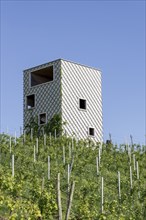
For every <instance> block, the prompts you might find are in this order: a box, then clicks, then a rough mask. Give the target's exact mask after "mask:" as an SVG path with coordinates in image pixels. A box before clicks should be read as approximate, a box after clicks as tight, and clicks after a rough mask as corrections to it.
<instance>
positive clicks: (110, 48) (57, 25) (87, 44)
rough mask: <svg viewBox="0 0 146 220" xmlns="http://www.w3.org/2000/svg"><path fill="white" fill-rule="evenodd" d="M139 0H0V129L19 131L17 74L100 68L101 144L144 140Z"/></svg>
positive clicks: (142, 3) (142, 17) (20, 114)
mask: <svg viewBox="0 0 146 220" xmlns="http://www.w3.org/2000/svg"><path fill="white" fill-rule="evenodd" d="M145 25H146V24H145V1H142V0H141V1H124V0H123V1H1V85H0V86H1V106H0V108H1V120H0V125H1V132H3V131H5V132H6V130H7V129H8V131H9V133H11V134H14V132H15V130H16V131H17V133H19V128H20V126H22V121H23V77H22V76H23V75H22V71H23V70H24V69H27V68H30V67H33V66H35V65H39V64H42V63H45V62H49V61H52V60H54V59H57V58H64V59H67V60H72V61H75V62H78V63H81V64H85V65H89V66H93V67H97V68H99V69H101V70H102V81H103V83H102V86H103V120H104V121H103V122H104V139H105V140H106V139H108V134H109V133H111V135H112V139H113V141H114V142H118V143H121V142H124V141H125V140H127V141H130V138H129V136H130V134H132V135H133V139H134V142H136V143H141V144H143V143H144V140H145V134H146V131H145V104H146V103H145V37H146V36H145Z"/></svg>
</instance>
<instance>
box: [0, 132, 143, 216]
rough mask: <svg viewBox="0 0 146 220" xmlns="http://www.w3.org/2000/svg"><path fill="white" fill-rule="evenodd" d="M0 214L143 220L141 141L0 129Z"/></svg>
mask: <svg viewBox="0 0 146 220" xmlns="http://www.w3.org/2000/svg"><path fill="white" fill-rule="evenodd" d="M0 219H1V220H7V219H10V220H15V219H16V220H17V219H18V220H25V219H26V220H31V219H32V220H33V219H34V220H35V219H36V220H39V219H40V220H41V219H42V220H57V219H59V220H64V219H65V220H67V219H70V220H98V219H107V220H114V219H115V220H116V219H117V220H124V219H125V220H134V219H135V220H144V219H146V151H145V146H139V145H134V144H131V145H128V144H127V145H125V144H122V145H120V146H116V145H113V144H112V143H108V144H105V143H93V142H92V141H90V140H84V141H83V140H77V139H75V138H67V137H64V136H63V137H53V136H51V135H48V136H46V135H44V136H42V137H39V138H37V137H32V136H30V135H25V136H23V135H22V136H21V137H19V138H16V137H10V136H9V135H5V134H1V135H0Z"/></svg>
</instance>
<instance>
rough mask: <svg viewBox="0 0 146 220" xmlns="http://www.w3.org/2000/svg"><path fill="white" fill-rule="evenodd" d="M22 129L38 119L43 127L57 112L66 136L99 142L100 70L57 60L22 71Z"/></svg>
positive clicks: (100, 121)
mask: <svg viewBox="0 0 146 220" xmlns="http://www.w3.org/2000/svg"><path fill="white" fill-rule="evenodd" d="M23 83H24V91H23V94H24V108H23V109H24V110H23V111H24V114H23V115H24V118H23V120H24V121H23V124H24V128H25V127H26V125H27V124H29V122H30V119H31V117H35V116H38V124H39V125H40V126H43V125H44V124H46V123H47V121H48V120H50V119H51V118H52V117H53V115H54V114H57V113H61V115H62V121H64V122H66V125H64V127H63V130H64V132H65V133H66V134H67V135H68V136H72V135H74V136H77V137H78V138H80V139H86V138H89V137H90V138H91V139H93V140H95V141H101V140H102V88H101V71H99V70H97V69H95V68H92V67H88V66H86V65H81V64H78V63H75V62H71V61H67V60H63V59H58V60H55V61H52V62H48V63H45V64H42V65H39V66H36V67H33V68H30V69H27V70H24V81H23Z"/></svg>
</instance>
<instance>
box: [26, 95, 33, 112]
mask: <svg viewBox="0 0 146 220" xmlns="http://www.w3.org/2000/svg"><path fill="white" fill-rule="evenodd" d="M26 104H27V109H30V108H34V107H35V95H28V96H27V98H26Z"/></svg>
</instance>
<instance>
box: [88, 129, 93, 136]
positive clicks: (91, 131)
mask: <svg viewBox="0 0 146 220" xmlns="http://www.w3.org/2000/svg"><path fill="white" fill-rule="evenodd" d="M89 135H91V136H94V128H89Z"/></svg>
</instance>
